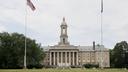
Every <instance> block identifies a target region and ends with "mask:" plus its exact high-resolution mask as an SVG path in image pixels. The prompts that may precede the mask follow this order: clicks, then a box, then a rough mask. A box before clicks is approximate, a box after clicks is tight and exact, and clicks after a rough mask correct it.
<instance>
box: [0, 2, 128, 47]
mask: <svg viewBox="0 0 128 72" xmlns="http://www.w3.org/2000/svg"><path fill="white" fill-rule="evenodd" d="M32 1H33V3H34V5H35V7H36V11H34V12H33V11H31V9H30V8H29V7H28V6H27V27H28V29H29V31H28V35H29V37H32V38H34V39H36V40H37V41H38V42H41V43H42V45H54V44H56V43H57V42H58V41H59V35H60V24H61V21H62V18H63V16H64V17H65V18H66V22H67V24H68V35H69V41H70V42H71V44H74V45H92V41H96V43H100V7H101V6H100V4H101V3H100V0H32ZM127 3H128V0H105V1H104V13H103V32H104V33H103V36H104V45H105V46H106V47H108V48H113V46H114V45H115V43H117V42H118V41H122V40H126V41H128V39H127V37H128V34H127V30H128V29H127V26H128V14H127V13H128V9H127V7H128V4H127ZM25 4H26V3H25V0H20V1H19V0H12V1H10V0H3V1H1V2H0V23H1V24H2V26H0V30H1V31H2V30H6V31H11V32H15V31H17V32H19V33H24V26H25V16H26V10H25V9H26V5H25ZM9 24H11V25H9ZM16 26H17V28H13V27H16Z"/></svg>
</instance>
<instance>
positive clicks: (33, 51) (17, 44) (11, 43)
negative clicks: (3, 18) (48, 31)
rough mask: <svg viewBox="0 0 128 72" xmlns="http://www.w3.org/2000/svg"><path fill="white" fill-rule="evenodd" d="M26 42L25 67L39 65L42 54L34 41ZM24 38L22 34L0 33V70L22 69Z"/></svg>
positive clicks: (28, 39)
mask: <svg viewBox="0 0 128 72" xmlns="http://www.w3.org/2000/svg"><path fill="white" fill-rule="evenodd" d="M26 40H27V49H26V50H27V53H26V54H27V66H28V67H30V66H32V67H35V66H37V65H40V63H41V61H42V60H43V58H44V55H45V54H44V52H43V50H42V48H41V45H40V44H37V43H36V41H35V40H32V39H30V38H26ZM24 45H25V36H24V35H23V34H18V33H12V34H9V33H7V32H3V33H0V68H23V65H24V49H25V48H24V47H25V46H24Z"/></svg>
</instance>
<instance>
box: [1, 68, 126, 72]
mask: <svg viewBox="0 0 128 72" xmlns="http://www.w3.org/2000/svg"><path fill="white" fill-rule="evenodd" d="M0 72H128V70H125V69H82V68H74V69H0Z"/></svg>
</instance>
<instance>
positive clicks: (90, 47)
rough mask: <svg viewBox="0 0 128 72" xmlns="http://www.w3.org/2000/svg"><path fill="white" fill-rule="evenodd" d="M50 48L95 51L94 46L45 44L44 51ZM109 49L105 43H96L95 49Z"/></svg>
mask: <svg viewBox="0 0 128 72" xmlns="http://www.w3.org/2000/svg"><path fill="white" fill-rule="evenodd" d="M49 49H79V51H94V50H93V46H43V50H44V51H49ZM100 50H101V51H108V50H109V49H108V48H105V47H104V46H103V45H96V46H95V51H100Z"/></svg>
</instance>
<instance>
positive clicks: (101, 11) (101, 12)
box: [101, 0, 103, 13]
mask: <svg viewBox="0 0 128 72" xmlns="http://www.w3.org/2000/svg"><path fill="white" fill-rule="evenodd" d="M101 13H103V0H101Z"/></svg>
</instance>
